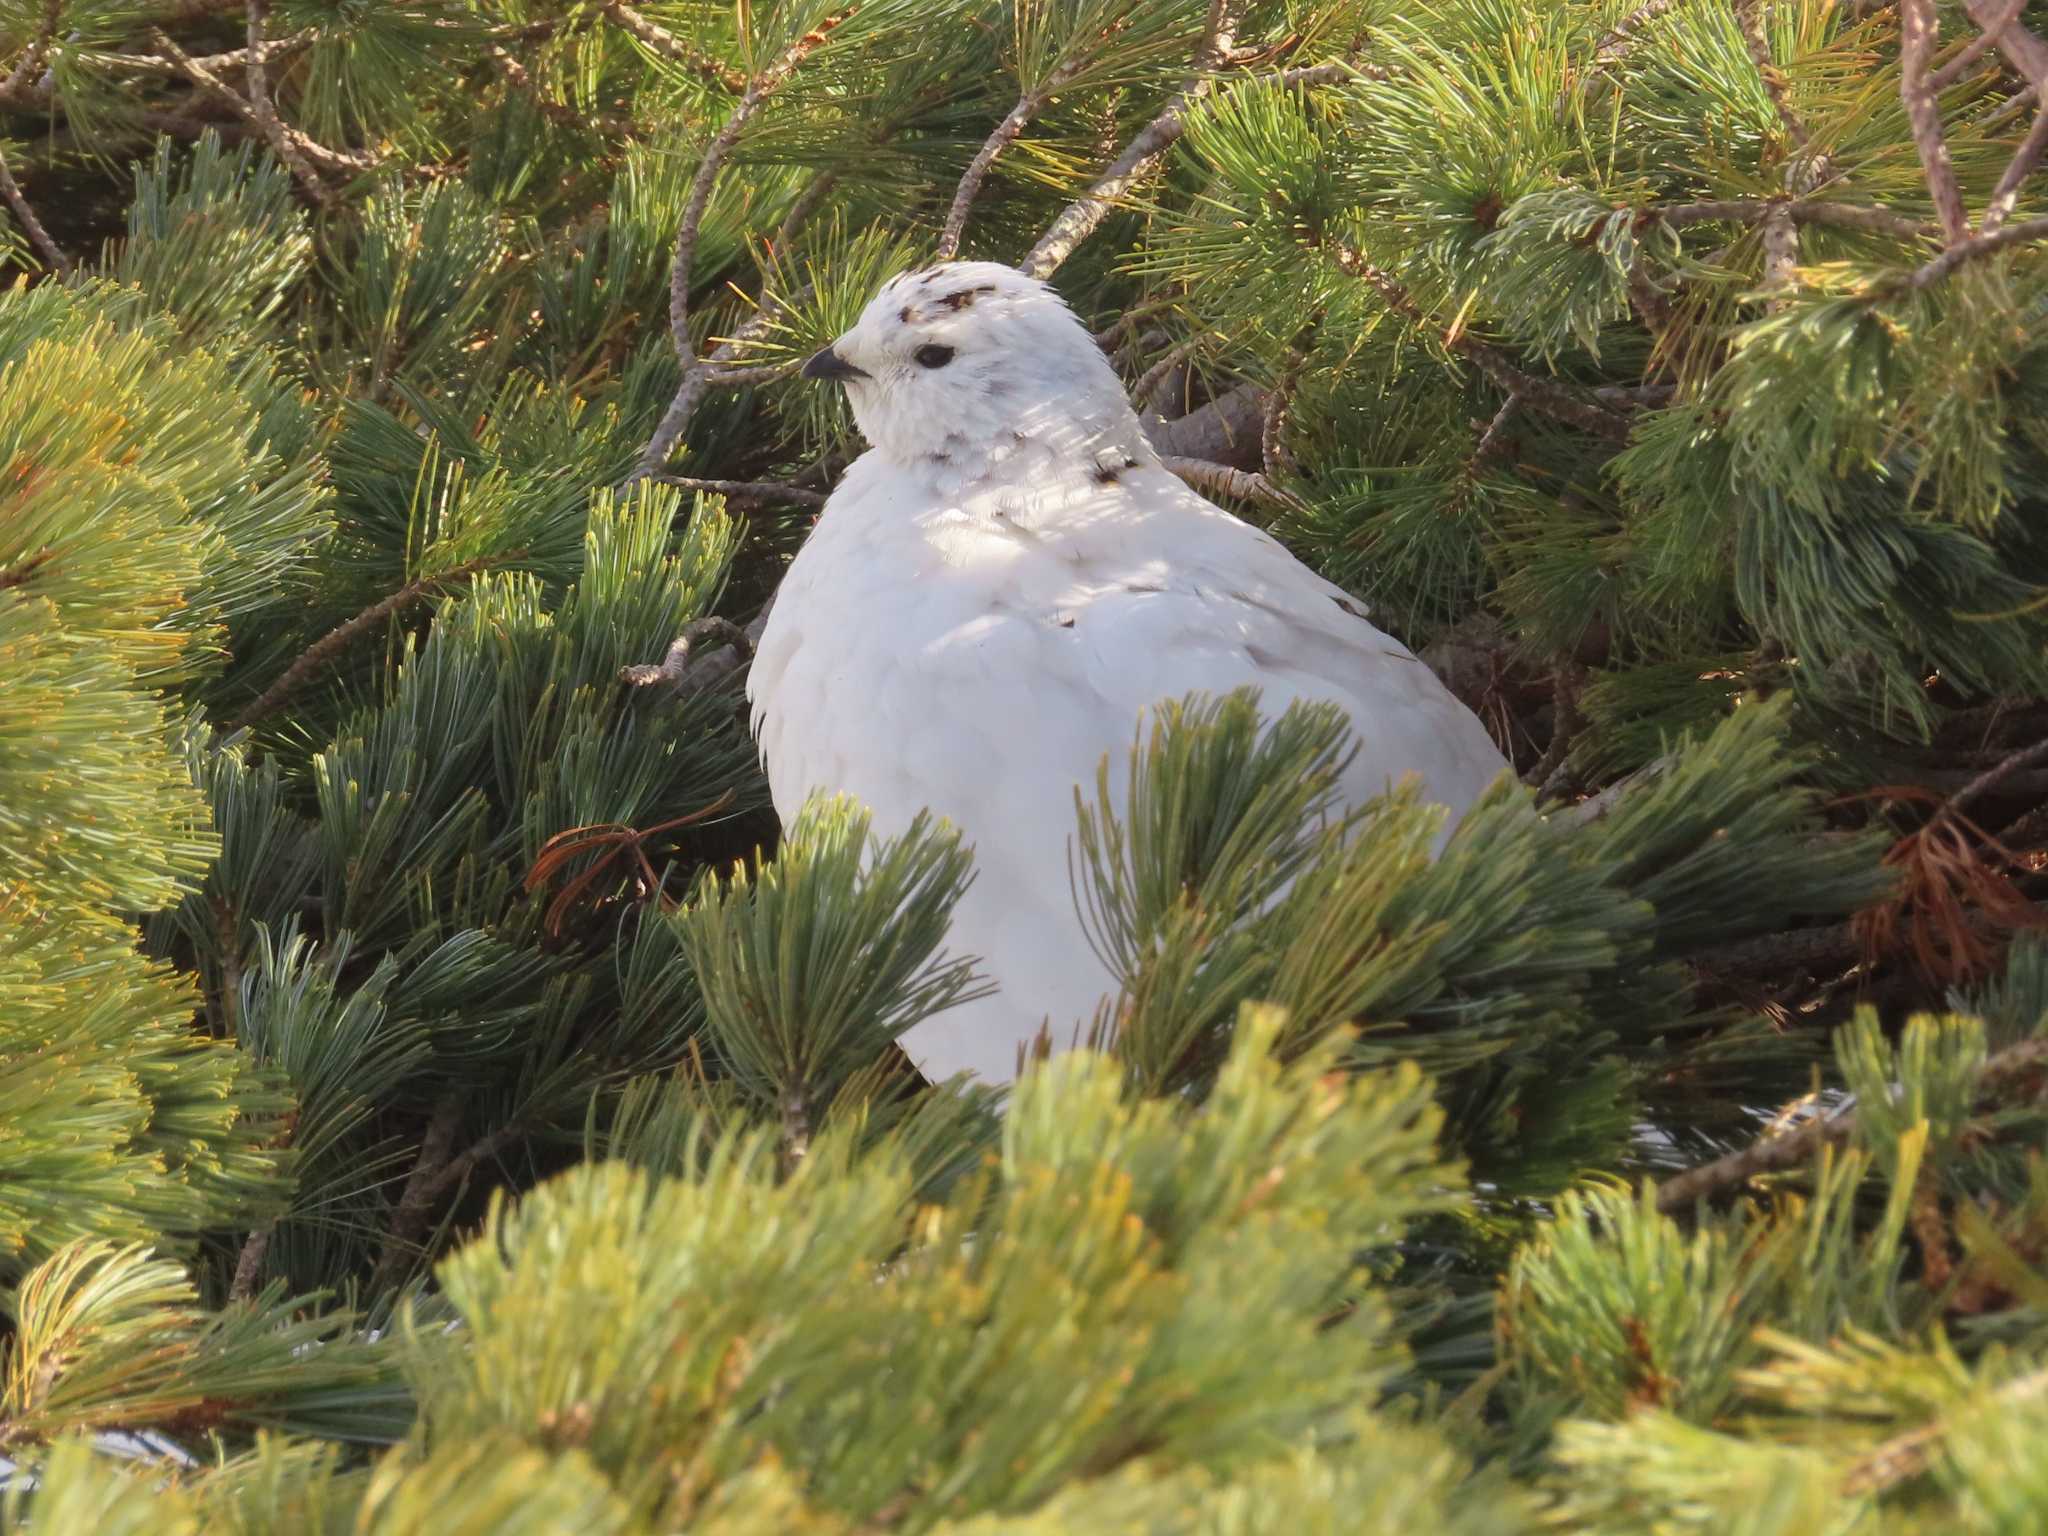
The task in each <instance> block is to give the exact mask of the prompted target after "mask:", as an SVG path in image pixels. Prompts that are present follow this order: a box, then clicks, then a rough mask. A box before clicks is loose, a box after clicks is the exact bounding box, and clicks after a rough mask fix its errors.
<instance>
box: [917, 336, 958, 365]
mask: <svg viewBox="0 0 2048 1536" xmlns="http://www.w3.org/2000/svg"><path fill="white" fill-rule="evenodd" d="M910 355H911V356H912V357H914V358H916V359H917V361H918V366H919V367H922V368H943V367H945V366H946V364H948V363H950V362H951V361H953V349H952V348H951V347H942V346H940V345H939V344H938V343H937V342H936V341H928V342H926V343H925V344H924V345H923V346H921V347H919V348H918V349H917V350H916V351H915V352H913V353H911V354H910Z"/></svg>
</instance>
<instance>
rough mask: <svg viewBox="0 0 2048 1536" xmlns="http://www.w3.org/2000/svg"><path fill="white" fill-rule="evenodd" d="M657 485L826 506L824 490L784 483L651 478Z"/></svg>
mask: <svg viewBox="0 0 2048 1536" xmlns="http://www.w3.org/2000/svg"><path fill="white" fill-rule="evenodd" d="M647 478H648V479H650V480H652V481H654V482H655V483H656V484H657V485H673V486H676V487H678V488H680V489H682V490H685V491H702V492H704V493H705V494H706V495H709V496H752V497H754V498H755V499H757V500H760V501H790V502H795V503H796V504H797V505H798V506H804V507H822V506H823V505H825V500H826V497H825V493H824V492H823V491H807V490H805V489H804V488H803V487H802V486H800V485H790V484H789V483H788V482H786V481H782V480H700V479H697V478H696V477H694V476H691V475H649V476H648V477H647Z"/></svg>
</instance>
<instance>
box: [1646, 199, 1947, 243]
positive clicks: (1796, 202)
mask: <svg viewBox="0 0 2048 1536" xmlns="http://www.w3.org/2000/svg"><path fill="white" fill-rule="evenodd" d="M1781 209H1782V210H1783V211H1784V212H1785V213H1786V214H1788V215H1790V217H1791V219H1792V222H1793V223H1795V224H1831V225H1835V226H1837V227H1839V228H1842V229H1861V230H1867V231H1869V232H1870V233H1871V234H1874V235H1896V236H1897V237H1898V238H1899V239H1901V240H1931V239H1934V238H1936V237H1937V236H1939V234H1940V233H1941V231H1940V229H1939V228H1938V227H1937V226H1936V225H1933V224H1922V223H1918V222H1916V221H1915V220H1913V219H1908V218H1905V217H1903V216H1902V215H1900V214H1896V213H1893V212H1892V211H1891V210H1890V209H1889V208H1872V207H1866V206H1864V205H1862V204H1859V203H1829V202H1821V201H1809V200H1806V199H1803V198H1795V199H1793V200H1791V201H1789V202H1787V201H1784V200H1782V199H1779V198H1748V197H1732V198H1723V199H1721V200H1719V201H1710V202H1701V203H1679V204H1676V205H1674V206H1671V207H1667V208H1645V209H1643V210H1642V213H1641V217H1643V218H1645V219H1655V220H1656V221H1657V222H1659V223H1661V224H1663V225H1665V226H1667V227H1668V228H1671V229H1685V228H1688V227H1689V226H1691V225H1694V224H1722V223H1726V224H1755V223H1758V222H1760V221H1762V220H1764V219H1767V218H1769V217H1770V216H1771V215H1772V214H1773V213H1775V212H1778V211H1779V210H1781Z"/></svg>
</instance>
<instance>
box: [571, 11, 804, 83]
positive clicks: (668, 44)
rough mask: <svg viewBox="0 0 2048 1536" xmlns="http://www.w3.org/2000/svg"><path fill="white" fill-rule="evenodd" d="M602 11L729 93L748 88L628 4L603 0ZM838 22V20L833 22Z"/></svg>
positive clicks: (733, 73)
mask: <svg viewBox="0 0 2048 1536" xmlns="http://www.w3.org/2000/svg"><path fill="white" fill-rule="evenodd" d="M604 13H605V15H606V16H608V17H609V18H611V20H612V21H613V22H615V23H617V24H618V26H620V27H621V28H623V29H624V30H625V31H626V32H629V33H631V34H632V36H633V37H635V38H636V39H638V40H639V41H640V42H642V43H644V44H646V45H647V47H648V48H649V49H650V50H652V51H653V52H655V53H658V54H660V55H661V56H662V57H663V58H665V59H668V60H670V61H672V62H674V63H677V64H680V65H682V66H683V68H685V69H687V70H689V71H690V72H691V73H692V74H694V75H696V76H698V77H699V78H700V79H703V80H705V81H708V82H709V83H710V84H712V85H715V86H717V87H718V88H719V89H720V90H721V91H724V92H726V93H727V94H728V95H731V96H743V95H745V94H746V90H747V77H746V76H745V75H743V74H741V73H740V72H739V71H738V70H736V69H734V68H733V67H732V66H731V65H730V64H727V63H726V62H725V61H724V60H722V59H715V58H713V57H712V56H711V55H710V54H708V53H704V52H702V51H701V50H699V49H697V48H693V47H692V46H691V45H690V44H688V43H686V42H684V41H683V40H682V39H681V38H680V37H677V36H676V35H675V33H673V32H671V31H669V30H668V29H667V28H666V27H662V26H658V25H656V24H655V23H654V22H652V21H649V20H648V19H647V18H646V17H645V16H642V15H641V14H640V13H639V12H638V11H636V10H634V9H633V7H631V6H630V5H622V4H620V3H619V0H605V4H604ZM834 25H837V23H834Z"/></svg>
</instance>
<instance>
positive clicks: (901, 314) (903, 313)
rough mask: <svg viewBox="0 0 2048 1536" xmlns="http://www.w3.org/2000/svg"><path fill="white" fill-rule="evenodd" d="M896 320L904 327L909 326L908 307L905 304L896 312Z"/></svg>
mask: <svg viewBox="0 0 2048 1536" xmlns="http://www.w3.org/2000/svg"><path fill="white" fill-rule="evenodd" d="M896 318H897V319H898V320H900V321H901V322H902V323H903V324H905V325H908V324H910V306H909V305H908V304H906V305H904V306H903V307H902V308H901V309H899V310H897V311H896Z"/></svg>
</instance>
